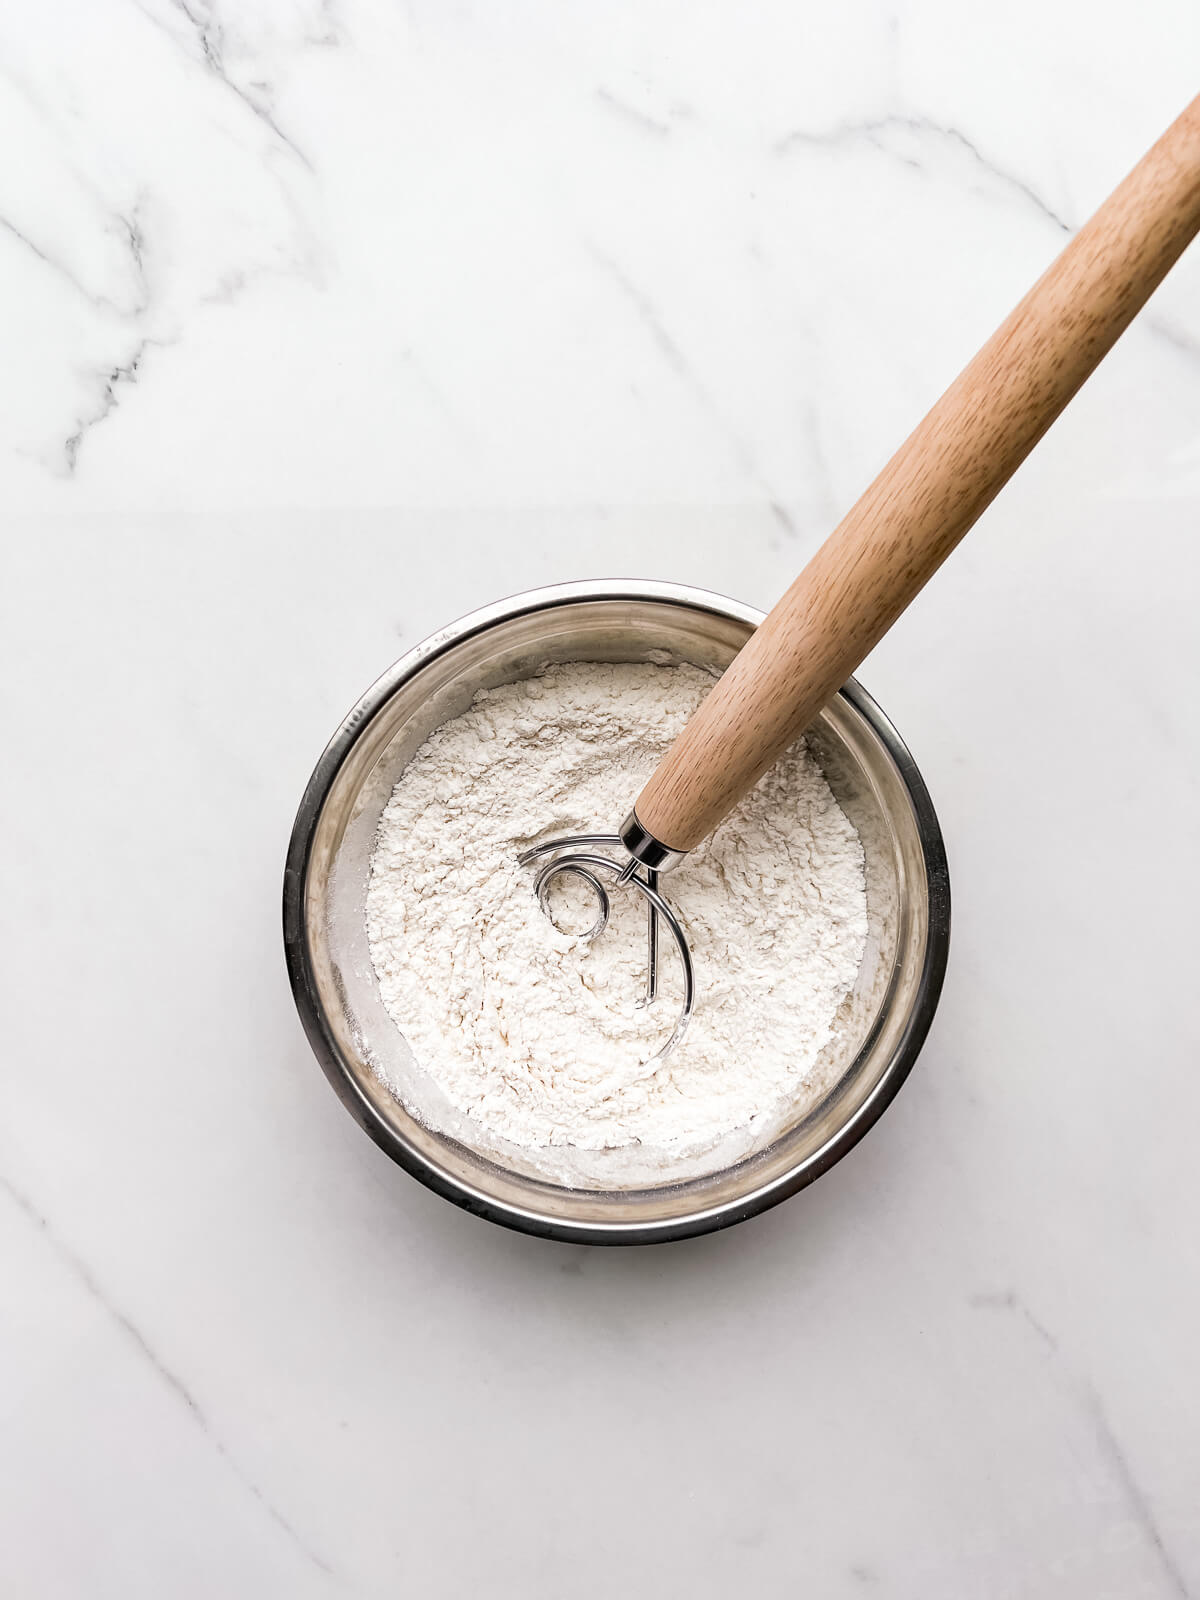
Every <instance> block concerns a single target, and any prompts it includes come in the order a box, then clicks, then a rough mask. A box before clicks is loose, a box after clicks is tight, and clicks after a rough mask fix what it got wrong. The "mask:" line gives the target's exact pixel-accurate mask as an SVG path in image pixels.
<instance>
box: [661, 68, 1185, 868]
mask: <svg viewBox="0 0 1200 1600" xmlns="http://www.w3.org/2000/svg"><path fill="white" fill-rule="evenodd" d="M1198 229H1200V97H1197V99H1195V100H1193V101H1192V103H1191V105H1190V106H1188V108H1187V110H1186V111H1185V112H1184V113H1183V115H1182V116H1180V117H1179V118H1178V120H1177V121H1176V122H1174V123H1173V124H1172V125H1171V127H1170V128H1168V130H1167V131H1166V133H1165V134H1163V136H1162V138H1161V139H1160V140H1159V141H1158V143H1157V144H1156V145H1154V147H1153V148H1152V149H1151V150H1150V151H1149V152H1148V153H1147V154H1146V155H1145V156H1144V157H1143V158H1142V160H1141V161H1140V162H1139V163H1138V164H1137V166H1136V167H1135V168H1134V169H1133V171H1132V172H1131V173H1130V174H1129V176H1128V177H1127V178H1126V179H1125V181H1124V182H1123V183H1122V184H1121V186H1120V187H1119V188H1118V189H1117V190H1116V191H1115V192H1114V193H1113V194H1112V195H1110V196H1109V198H1108V199H1107V200H1106V201H1105V202H1104V204H1103V205H1102V206H1101V207H1100V209H1099V211H1097V212H1096V214H1095V216H1094V217H1092V219H1091V221H1090V222H1088V223H1087V224H1086V225H1085V226H1084V227H1082V228H1081V229H1080V230H1079V232H1078V233H1077V234H1076V236H1075V237H1074V239H1072V240H1071V242H1070V243H1069V244H1068V245H1067V247H1066V249H1065V250H1064V251H1063V252H1062V254H1061V255H1060V256H1059V257H1058V259H1057V260H1056V261H1055V262H1054V263H1053V265H1052V266H1051V267H1050V268H1049V269H1048V271H1047V272H1046V273H1045V274H1044V275H1043V276H1042V277H1041V278H1040V279H1039V280H1038V282H1037V283H1036V284H1035V285H1034V287H1033V288H1032V289H1031V290H1030V291H1029V293H1028V294H1027V295H1026V296H1025V298H1024V299H1023V300H1022V301H1021V303H1020V304H1019V305H1018V306H1017V308H1016V310H1015V311H1013V313H1012V315H1011V316H1010V317H1009V318H1008V320H1007V321H1006V322H1004V323H1003V324H1002V326H1001V327H1000V328H999V329H998V330H997V332H996V333H994V334H993V335H992V337H991V338H990V339H989V340H988V342H987V344H985V345H984V347H983V349H982V350H981V351H980V352H979V354H978V355H977V356H976V357H975V359H974V360H973V361H972V362H971V364H970V365H969V366H968V367H967V368H966V370H965V371H964V372H962V373H961V375H960V376H959V377H958V378H957V379H956V381H955V382H954V383H953V384H952V385H951V387H950V388H949V389H947V391H946V393H945V394H944V395H943V396H942V398H941V399H940V400H939V401H938V402H937V404H936V405H935V406H934V408H933V410H932V411H931V412H930V413H929V415H928V416H927V417H926V418H925V420H924V421H923V422H922V423H920V425H919V426H918V427H917V428H916V430H915V432H913V433H912V434H911V435H910V436H909V438H908V439H907V440H906V441H905V443H904V444H902V445H901V446H900V449H899V450H898V451H897V452H896V454H895V455H894V456H893V457H892V459H891V460H890V461H889V462H888V464H887V466H886V467H885V468H884V469H883V471H882V472H881V473H880V475H879V477H878V478H876V480H875V482H874V483H873V484H872V485H871V487H870V488H869V489H868V490H867V492H866V493H865V494H864V495H863V497H862V498H861V499H860V500H859V501H858V503H857V504H856V505H855V506H854V507H853V509H852V510H851V511H850V512H849V513H848V514H847V515H846V517H845V518H843V520H842V522H841V523H840V524H839V525H838V527H837V528H836V529H835V530H834V532H833V533H832V534H831V535H830V537H829V538H828V539H827V540H826V542H825V543H824V544H823V545H822V547H821V548H820V550H818V552H817V554H816V555H815V556H814V557H813V559H812V560H811V561H810V562H809V564H808V566H807V567H806V568H805V569H804V571H803V572H802V573H801V574H800V576H799V577H798V578H797V579H796V581H795V583H793V584H792V586H791V588H790V589H789V590H788V591H787V593H786V594H785V595H784V597H783V599H782V600H780V602H779V603H778V605H777V606H776V607H775V608H774V610H773V611H772V612H771V613H770V615H769V616H768V617H767V618H766V620H765V621H764V622H763V624H762V626H761V627H760V628H759V629H758V630H757V632H756V633H755V634H754V635H753V636H752V637H751V639H750V640H749V641H748V642H747V644H746V645H745V646H744V648H743V649H742V650H741V652H740V653H739V655H738V656H737V658H736V659H735V661H734V662H733V664H732V666H730V668H729V670H728V671H727V672H726V673H725V675H724V676H723V677H722V678H721V680H720V682H719V683H718V684H717V685H716V687H715V688H714V689H713V690H712V692H711V694H710V695H709V696H708V698H707V699H706V700H705V702H704V704H703V705H702V706H701V707H700V709H699V710H698V711H697V712H696V714H695V715H694V716H693V717H692V718H691V720H690V721H689V722H688V724H687V726H686V727H685V728H684V730H683V732H682V733H681V734H680V736H679V738H678V739H677V740H676V741H675V743H674V744H673V745H672V747H671V749H670V750H669V751H668V752H667V754H666V755H665V756H664V757H663V759H662V761H661V762H660V763H659V765H658V767H657V769H656V770H655V772H654V774H653V776H652V777H651V779H650V781H649V782H648V783H647V784H646V787H645V788H644V789H643V790H642V793H641V795H640V796H639V798H638V800H637V802H636V805H635V813H636V818H637V821H638V822H639V823H640V824H641V825H642V827H643V828H644V829H645V830H646V831H647V832H648V833H649V834H650V835H652V836H653V838H654V839H656V840H658V841H659V842H660V843H662V844H663V845H666V846H669V847H670V848H671V849H672V850H679V851H683V850H690V849H691V848H692V847H693V846H694V845H697V844H699V843H700V841H701V840H702V839H704V838H706V837H707V836H708V834H709V833H711V832H712V830H713V829H714V828H715V827H716V826H717V824H718V823H719V822H720V821H721V820H722V818H723V817H725V816H726V815H727V814H728V813H729V811H730V810H732V808H733V807H734V806H735V805H736V804H737V802H738V800H740V799H741V797H742V796H743V795H744V794H745V793H746V792H747V790H748V789H750V788H751V787H752V786H753V784H754V783H755V782H756V781H757V779H758V778H759V777H760V776H761V775H762V773H763V772H765V771H766V769H767V768H768V767H769V766H770V765H771V764H772V762H773V761H774V760H775V759H776V757H777V756H779V755H780V754H781V753H782V751H783V750H784V749H786V747H787V746H788V745H789V744H791V743H792V741H793V740H794V739H796V738H797V737H798V736H799V734H801V733H802V732H803V731H804V729H805V727H807V725H808V724H809V722H810V721H811V720H812V718H813V717H814V716H815V715H816V714H817V712H818V711H819V710H820V708H821V707H822V706H823V705H824V704H825V702H826V701H827V700H829V699H830V698H831V697H832V696H833V695H834V694H835V693H836V692H837V690H838V689H839V687H840V686H841V685H842V684H843V683H844V682H845V681H846V679H847V678H848V677H849V676H850V674H851V673H852V672H853V671H854V669H855V667H857V666H858V664H859V662H860V661H861V660H862V658H863V657H864V656H865V655H866V654H867V652H868V651H869V650H870V649H871V647H872V646H873V645H874V644H875V643H876V642H877V641H878V640H879V639H880V638H881V637H882V635H883V634H884V633H886V631H887V630H888V628H889V627H890V626H891V625H892V623H893V622H894V621H895V620H896V618H897V617H898V616H899V615H900V613H901V612H902V611H903V610H904V608H905V607H906V606H907V605H908V603H909V601H910V600H912V599H913V597H914V596H915V595H916V594H917V593H918V591H919V590H920V589H921V588H922V587H923V586H924V584H925V583H926V582H927V581H928V580H929V578H931V577H932V576H933V574H934V572H936V571H937V569H938V567H939V566H940V565H941V564H942V562H943V561H944V560H945V559H946V557H947V556H948V555H949V554H950V552H951V550H953V548H954V546H955V545H956V544H957V543H958V541H959V540H960V539H961V538H962V536H963V534H964V533H966V531H967V529H968V528H969V527H970V526H971V524H972V523H973V522H974V521H975V519H976V518H977V517H978V516H979V515H980V513H981V512H982V511H983V510H984V509H985V507H986V506H987V505H988V503H989V502H990V501H991V499H992V497H993V496H994V495H995V494H996V492H997V491H998V490H999V489H1000V488H1001V487H1002V486H1003V485H1004V483H1006V482H1007V480H1008V478H1009V477H1010V476H1011V475H1012V473H1013V472H1015V470H1016V469H1017V467H1018V466H1020V464H1021V462H1022V461H1023V460H1024V459H1025V457H1026V456H1027V455H1028V453H1029V451H1030V450H1031V449H1032V448H1033V446H1034V445H1035V444H1036V443H1037V441H1038V440H1039V439H1040V438H1041V436H1042V434H1043V433H1044V432H1045V431H1046V429H1047V428H1048V427H1049V426H1050V424H1051V423H1052V422H1053V421H1054V419H1055V417H1056V416H1057V415H1058V414H1059V412H1060V411H1061V410H1062V408H1063V407H1064V406H1065V405H1066V403H1067V401H1068V400H1070V398H1071V396H1072V395H1073V394H1074V393H1075V391H1076V390H1077V389H1078V388H1079V386H1080V384H1082V383H1083V381H1084V379H1085V378H1086V377H1087V376H1088V375H1089V373H1091V371H1092V370H1093V369H1094V368H1095V367H1096V365H1097V364H1098V363H1099V361H1100V360H1101V359H1102V357H1103V356H1104V355H1105V354H1107V352H1108V350H1109V349H1110V348H1111V347H1112V345H1113V344H1114V343H1115V342H1116V340H1117V339H1118V338H1119V337H1120V335H1121V334H1122V333H1123V332H1124V331H1125V329H1126V327H1127V326H1128V325H1129V322H1130V321H1131V319H1132V318H1133V316H1134V315H1135V313H1136V312H1137V311H1138V310H1139V309H1140V308H1141V306H1142V305H1143V304H1144V303H1145V301H1146V300H1147V299H1148V298H1149V296H1150V295H1151V294H1152V293H1153V291H1154V290H1155V289H1156V288H1157V286H1158V284H1159V283H1160V282H1161V280H1162V278H1163V277H1164V275H1165V274H1166V272H1167V271H1168V269H1169V268H1170V267H1171V266H1172V264H1173V263H1174V262H1175V260H1176V259H1177V258H1178V256H1179V255H1180V254H1181V252H1182V251H1183V250H1184V248H1185V247H1186V245H1187V244H1188V242H1189V240H1191V239H1192V237H1193V236H1194V235H1195V234H1196V232H1197V230H1198Z"/></svg>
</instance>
